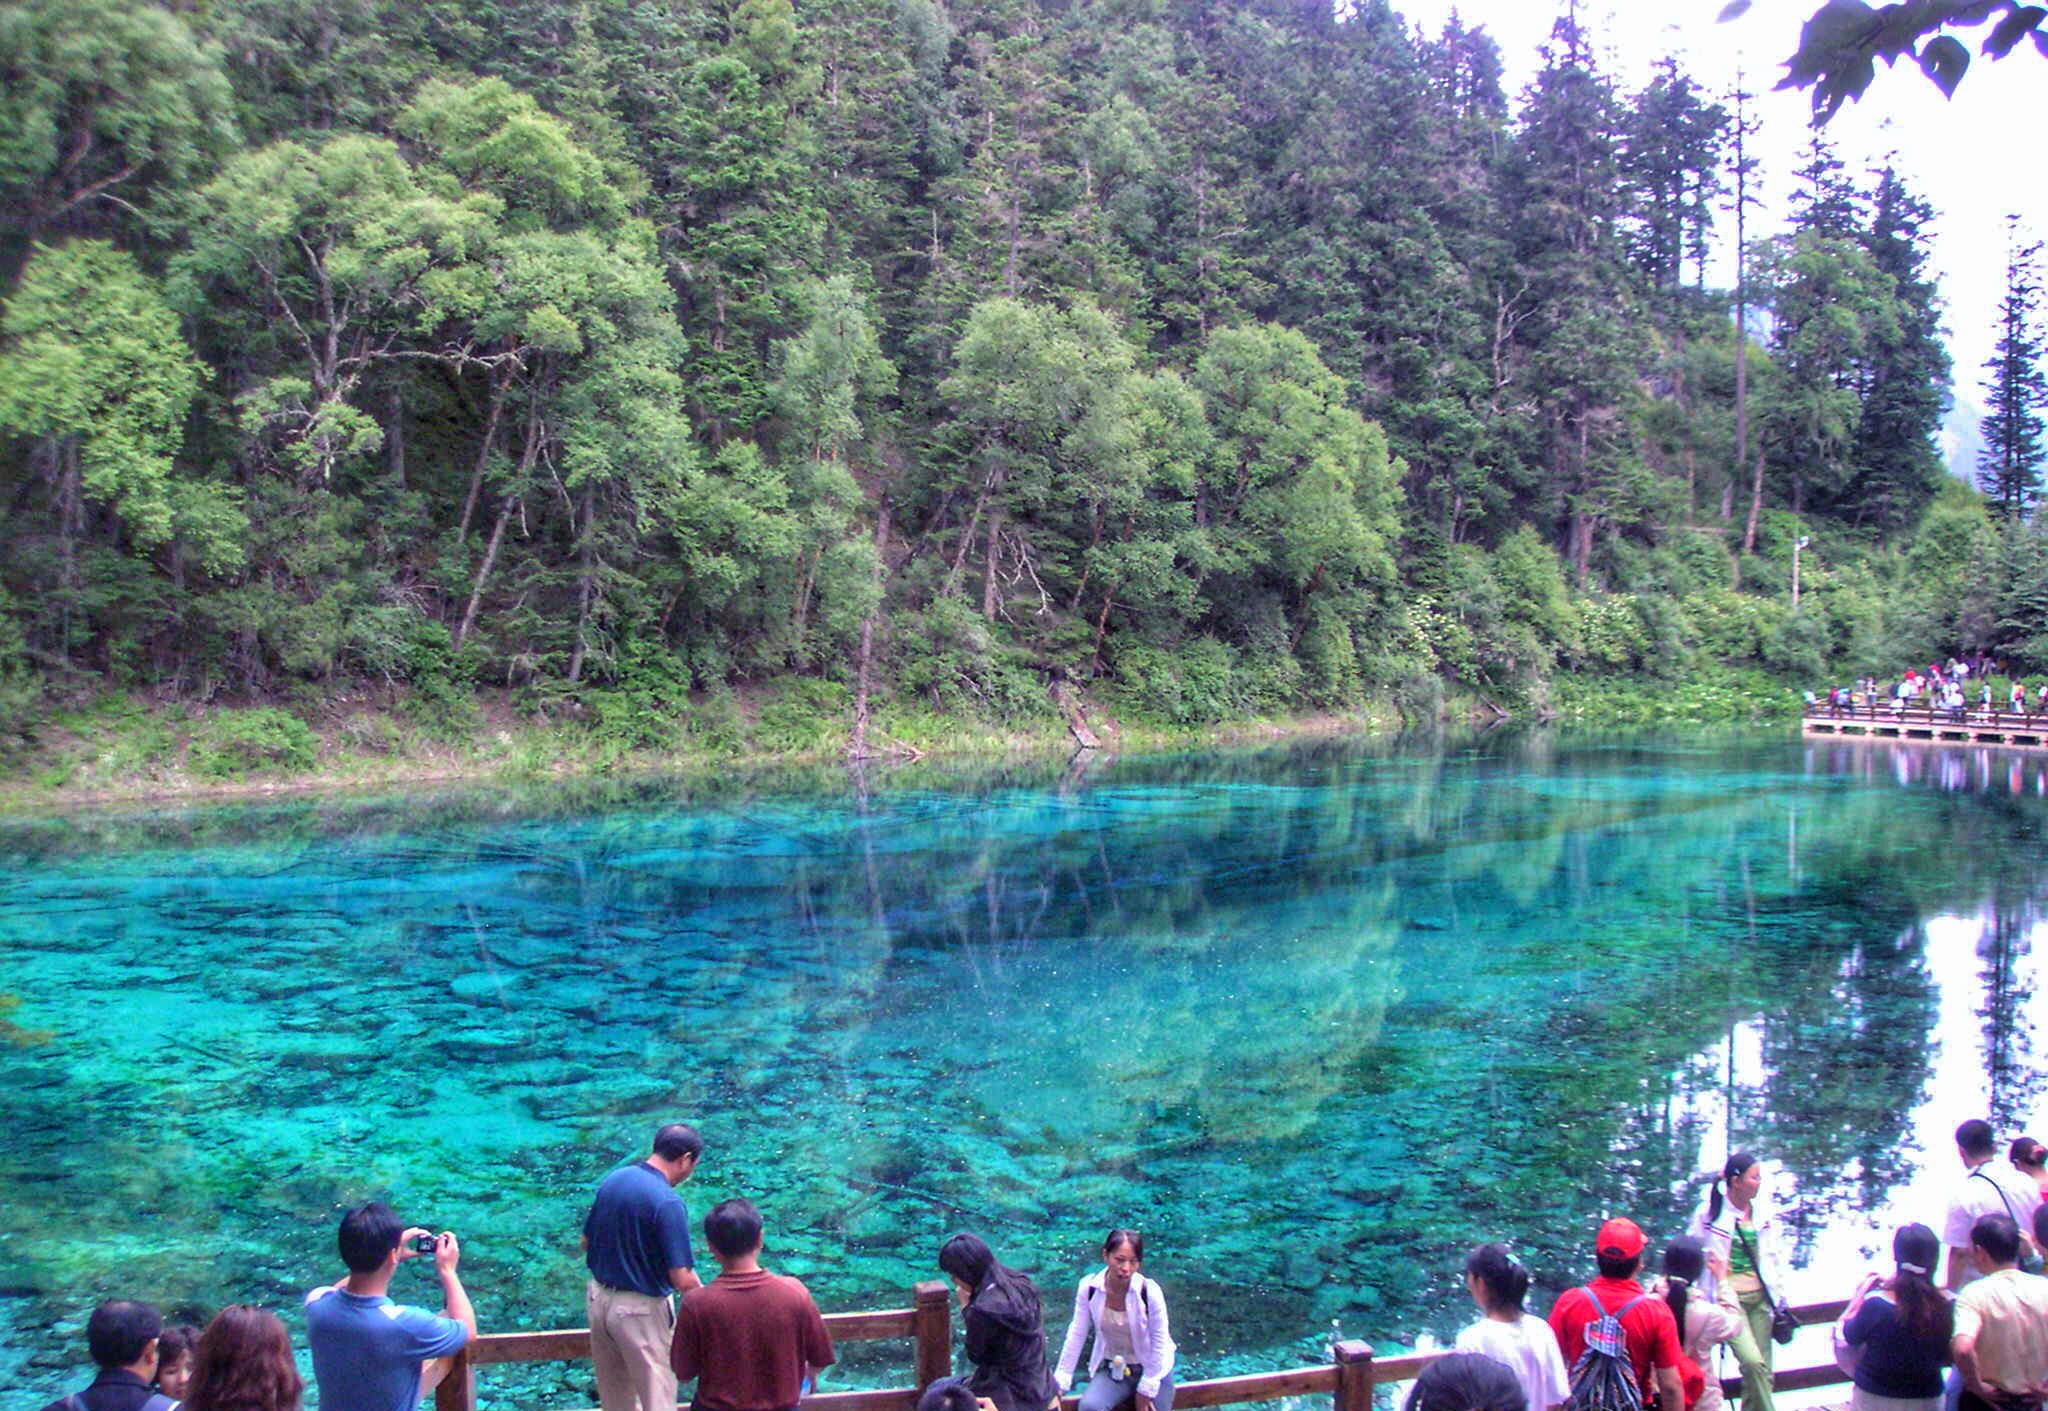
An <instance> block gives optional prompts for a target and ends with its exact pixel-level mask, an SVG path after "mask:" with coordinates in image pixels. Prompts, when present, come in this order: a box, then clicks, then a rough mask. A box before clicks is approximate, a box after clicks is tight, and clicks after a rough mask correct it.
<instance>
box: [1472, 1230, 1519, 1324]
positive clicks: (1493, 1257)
mask: <svg viewBox="0 0 2048 1411" xmlns="http://www.w3.org/2000/svg"><path fill="white" fill-rule="evenodd" d="M1465 1277H1466V1278H1468V1279H1477V1280H1479V1283H1480V1285H1481V1286H1482V1287H1483V1288H1485V1290H1486V1311H1487V1312H1489V1313H1492V1312H1507V1311H1510V1310H1512V1311H1513V1312H1515V1313H1518V1314H1519V1313H1520V1312H1521V1311H1522V1300H1523V1299H1525V1298H1527V1297H1528V1296H1529V1271H1528V1270H1527V1269H1524V1268H1523V1267H1522V1261H1521V1260H1519V1259H1517V1258H1515V1256H1514V1255H1512V1254H1510V1253H1509V1252H1508V1247H1507V1246H1506V1245H1504V1244H1482V1245H1480V1246H1479V1247H1478V1248H1477V1249H1475V1250H1473V1251H1472V1252H1471V1253H1470V1254H1468V1255H1466V1256H1465Z"/></svg>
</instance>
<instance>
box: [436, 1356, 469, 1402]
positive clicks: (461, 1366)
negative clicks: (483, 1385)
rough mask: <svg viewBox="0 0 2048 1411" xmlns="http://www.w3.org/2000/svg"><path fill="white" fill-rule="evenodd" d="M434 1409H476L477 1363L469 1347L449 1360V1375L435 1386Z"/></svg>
mask: <svg viewBox="0 0 2048 1411" xmlns="http://www.w3.org/2000/svg"><path fill="white" fill-rule="evenodd" d="M434 1411H476V1365H475V1364H474V1363H472V1362H471V1361H470V1360H469V1349H468V1348H466V1347H465V1348H463V1349H462V1350H461V1351H460V1352H458V1353H456V1354H455V1355H454V1357H453V1358H451V1359H450V1360H449V1364H448V1375H447V1376H445V1377H443V1378H441V1381H440V1384H439V1385H437V1386H436V1387H435V1388H434Z"/></svg>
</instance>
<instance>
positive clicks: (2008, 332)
mask: <svg viewBox="0 0 2048 1411" xmlns="http://www.w3.org/2000/svg"><path fill="white" fill-rule="evenodd" d="M2040 259H2041V242H2040V241H2038V240H2035V241H2029V242H2025V243H2022V240H2021V236H2020V231H2019V220H2018V218H2017V217H2012V216H2008V217H2007V218H2006V256H2005V296H2004V297H2003V298H2001V299H2000V300H1999V301H1998V319H1999V329H1998V343H1997V346H1996V348H1995V350H1994V351H1993V353H1992V354H1991V358H1990V360H1989V361H1988V362H1986V363H1985V364H1984V374H1985V376H1984V424H1983V435H1984V450H1983V452H1982V454H1981V455H1980V456H1979V457H1978V460H1977V483H1978V485H1979V486H1981V487H1982V488H1983V491H1984V493H1985V494H1986V495H1987V496H1989V497H1990V500H1991V503H1992V505H1993V507H1994V508H1995V509H1996V510H1997V512H1998V513H1999V514H2001V515H2003V516H2005V517H2006V518H2007V519H2015V520H2016V519H2019V518H2021V517H2022V516H2025V515H2027V514H2029V513H2031V512H2032V510H2033V508H2034V504H2035V502H2036V501H2037V500H2038V499H2039V498H2040V495H2041V463H2042V458H2043V455H2044V444H2043V417H2044V414H2048V368H2044V367H2043V365H2042V356H2043V346H2042V344H2043V338H2042V330H2041V321H2040V320H2041V284H2040V277H2041V276H2040Z"/></svg>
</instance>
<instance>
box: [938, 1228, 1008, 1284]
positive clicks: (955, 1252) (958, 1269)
mask: <svg viewBox="0 0 2048 1411" xmlns="http://www.w3.org/2000/svg"><path fill="white" fill-rule="evenodd" d="M939 1267H940V1268H941V1269H943V1270H945V1271H946V1272H947V1273H948V1274H951V1275H952V1276H953V1278H954V1279H955V1280H956V1281H957V1282H959V1283H963V1284H965V1285H967V1287H969V1288H971V1289H978V1288H980V1287H981V1281H982V1280H983V1279H986V1278H987V1277H988V1276H989V1271H990V1270H992V1269H994V1268H996V1267H997V1266H996V1252H995V1251H994V1250H992V1249H990V1248H989V1247H988V1241H987V1240H984V1239H983V1238H982V1237H981V1236H980V1235H969V1234H959V1235H955V1236H953V1238H951V1239H949V1240H947V1241H946V1242H945V1243H944V1244H942V1245H940V1246H939Z"/></svg>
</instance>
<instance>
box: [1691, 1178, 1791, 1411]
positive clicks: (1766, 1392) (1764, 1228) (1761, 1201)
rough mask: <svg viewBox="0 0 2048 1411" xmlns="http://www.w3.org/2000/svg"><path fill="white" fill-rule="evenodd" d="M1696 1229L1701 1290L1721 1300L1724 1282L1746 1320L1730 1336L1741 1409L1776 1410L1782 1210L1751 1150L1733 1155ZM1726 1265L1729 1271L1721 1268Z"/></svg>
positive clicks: (1701, 1210)
mask: <svg viewBox="0 0 2048 1411" xmlns="http://www.w3.org/2000/svg"><path fill="white" fill-rule="evenodd" d="M1692 1233H1693V1234H1695V1235H1697V1236H1698V1237H1699V1239H1700V1242H1701V1243H1702V1244H1704V1245H1705V1246H1706V1250H1707V1256H1708V1259H1709V1260H1710V1261H1711V1262H1710V1263H1709V1264H1708V1266H1707V1278H1706V1281H1705V1282H1704V1283H1703V1284H1702V1285H1701V1286H1700V1291H1701V1292H1702V1293H1705V1294H1707V1295H1709V1296H1711V1297H1715V1298H1717V1299H1718V1297H1719V1294H1720V1286H1721V1285H1722V1284H1723V1283H1729V1284H1733V1285H1734V1287H1735V1301H1736V1302H1737V1303H1738V1304H1740V1305H1741V1307H1742V1315H1743V1320H1744V1322H1745V1324H1746V1325H1747V1326H1746V1327H1745V1328H1744V1329H1743V1331H1741V1332H1739V1333H1737V1334H1736V1335H1735V1336H1734V1337H1733V1338H1731V1339H1730V1340H1729V1343H1728V1347H1729V1349H1730V1350H1731V1351H1733V1352H1734V1354H1735V1364H1736V1366H1737V1367H1738V1368H1739V1369H1740V1370H1741V1373H1742V1411H1774V1408H1773V1405H1772V1402H1771V1311H1772V1304H1773V1302H1774V1301H1783V1299H1784V1297H1785V1260H1784V1256H1783V1255H1782V1254H1781V1253H1780V1252H1779V1249H1778V1215H1777V1212H1776V1211H1775V1210H1773V1209H1772V1208H1771V1205H1770V1197H1768V1196H1767V1195H1765V1194H1764V1166H1763V1162H1761V1161H1759V1160H1758V1159H1757V1158H1756V1157H1754V1156H1752V1155H1750V1153H1748V1152H1746V1151H1738V1152H1736V1153H1735V1154H1734V1155H1733V1156H1731V1157H1729V1158H1728V1162H1727V1164H1726V1165H1725V1166H1723V1167H1722V1168H1721V1174H1720V1176H1719V1177H1717V1178H1716V1179H1715V1181H1714V1183H1713V1184H1712V1185H1710V1186H1709V1187H1707V1197H1706V1199H1705V1201H1703V1202H1702V1203H1701V1205H1700V1208H1699V1210H1698V1211H1697V1212H1695V1213H1694V1215H1693V1217H1692ZM1723 1268H1726V1269H1727V1270H1728V1272H1726V1273H1721V1272H1719V1271H1720V1270H1722V1269H1723Z"/></svg>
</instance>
